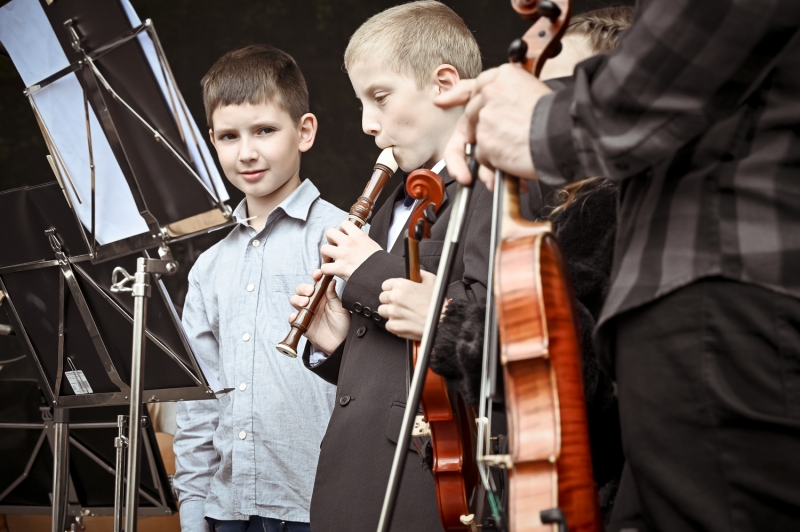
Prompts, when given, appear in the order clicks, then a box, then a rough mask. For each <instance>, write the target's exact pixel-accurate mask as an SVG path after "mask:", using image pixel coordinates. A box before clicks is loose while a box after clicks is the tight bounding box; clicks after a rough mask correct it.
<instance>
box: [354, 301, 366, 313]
mask: <svg viewBox="0 0 800 532" xmlns="http://www.w3.org/2000/svg"><path fill="white" fill-rule="evenodd" d="M362 308H364V307H363V305H361V303H353V310H354V311H356V312H361V309H362Z"/></svg>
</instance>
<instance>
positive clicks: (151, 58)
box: [120, 0, 230, 201]
mask: <svg viewBox="0 0 800 532" xmlns="http://www.w3.org/2000/svg"><path fill="white" fill-rule="evenodd" d="M120 2H121V3H122V7H123V9H124V10H125V13H126V14H127V15H128V20H130V22H131V26H132V27H134V28H135V27H136V26H138V25H140V24H141V23H142V21H141V19H140V18H139V15H137V14H136V11H134V9H133V6H132V5H131V3H130V0H120ZM138 39H139V43H140V44H141V45H142V50H144V55H145V57H146V58H147V62H148V63H150V69H151V70H152V71H153V73H154V74H155V75H156V80H157V81H158V86H159V87H160V88H161V92H162V93H163V94H164V99H165V100H166V102H167V105H168V106H169V108H170V109H172V114H173V115H174V116H175V117H176V118H177V119H178V120H179V122H180V125H181V129H182V130H183V132H184V134H185V135H186V145H187V146H188V147H189V154H190V155H191V157H192V162H194V166H195V168H196V169H197V174H198V175H199V176H200V177H201V178H202V179H203V181H204V182H205V183H206V185H207V186H208V188H209V190H211V191H213V190H214V186H216V189H217V192H218V193H219V195H220V196H221V198H220V199H221V200H222V201H228V199H230V197H229V196H228V191H227V190H226V189H225V183H224V182H223V180H222V178H221V177H220V175H219V172H218V171H217V167H216V165H215V164H214V159H213V158H212V157H211V153H210V152H209V150H208V144H207V143H206V139H207V138H208V131H207V129H206V128H203V132H202V133H201V131H200V129H199V128H198V127H197V122H195V121H194V119H193V118H192V117H191V115H189V116H186V113H185V112H184V111H183V107H182V106H181V104H180V100H179V98H180V97H179V96H178V91H177V89H176V88H175V85H174V84H173V83H172V80H171V79H169V78H166V79H165V78H164V74H163V72H162V70H161V63H160V61H159V60H158V54H157V53H156V46H155V44H154V43H153V39H151V38H150V35H148V34H147V33H140V34H139V36H138ZM169 91H171V92H172V98H170V92H169ZM173 102H174V104H175V105H174V106H173V105H172V104H173ZM176 107H177V109H176ZM190 128H191V130H190ZM191 131H194V135H192V133H191ZM195 139H196V142H197V143H195ZM198 147H199V149H198ZM206 168H208V170H209V171H210V172H211V176H210V177H209V175H208V172H207V171H206ZM212 180H213V182H214V186H212V183H211V182H212Z"/></svg>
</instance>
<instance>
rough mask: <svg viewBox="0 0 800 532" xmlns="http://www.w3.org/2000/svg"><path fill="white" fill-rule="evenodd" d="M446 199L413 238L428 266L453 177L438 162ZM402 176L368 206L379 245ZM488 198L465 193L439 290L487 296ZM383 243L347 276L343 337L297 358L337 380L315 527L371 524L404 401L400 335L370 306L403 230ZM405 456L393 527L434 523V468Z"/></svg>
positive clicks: (397, 272)
mask: <svg viewBox="0 0 800 532" xmlns="http://www.w3.org/2000/svg"><path fill="white" fill-rule="evenodd" d="M441 176H442V178H443V180H444V182H445V184H446V189H445V200H444V201H443V202H442V207H441V209H440V210H439V214H438V218H437V221H436V223H435V224H433V227H432V229H431V238H430V239H427V240H424V241H422V242H420V247H419V250H420V262H421V264H422V267H423V268H424V269H425V270H428V271H431V272H436V269H437V267H438V265H439V257H440V255H441V252H442V247H443V244H444V235H445V232H446V230H447V224H448V222H449V220H450V210H451V207H452V201H453V198H454V197H455V192H456V188H457V183H456V182H455V181H453V179H451V178H450V176H449V174H448V173H447V171H446V170H444V171H443V172H442V173H441ZM402 194H403V189H402V185H401V186H400V187H398V188H397V189H396V190H395V191H394V192H393V193H392V194H391V195H389V196H388V197H387V199H386V201H385V202H384V204H383V205H382V206H381V208H380V209H379V210H378V211H377V213H375V216H374V219H373V220H372V227H371V229H370V236H371V237H372V238H373V240H375V241H376V242H378V243H379V244H380V245H381V247H383V248H384V249H385V248H386V241H387V237H388V231H389V227H390V225H391V217H392V211H393V206H394V203H395V201H396V200H397V199H398V198H400V197H402ZM491 212H492V198H491V194H490V193H489V192H488V191H487V190H486V188H485V187H484V186H483V185H482V184H480V183H479V184H476V185H475V190H474V191H473V194H472V198H471V201H470V206H469V211H468V218H467V220H466V225H465V234H464V238H463V241H462V244H461V245H460V246H459V249H458V255H457V258H456V262H455V267H454V271H453V275H452V277H451V279H452V282H451V284H450V285H449V287H448V297H451V298H453V299H463V300H470V301H478V300H483V299H485V297H486V276H487V271H488V260H489V233H490V227H491ZM404 234H405V233H401V235H400V236H399V237H398V238H397V242H396V244H395V245H394V246H392V249H391V251H389V252H387V251H378V252H377V253H374V254H373V255H372V256H370V257H369V259H367V260H366V261H365V262H364V263H363V264H362V265H361V266H360V267H359V268H358V269H357V270H356V271H355V272H354V273H353V275H352V276H351V277H350V280H349V281H348V283H347V285H346V286H345V289H344V293H343V294H342V303H343V305H344V307H345V308H346V309H348V310H349V311H351V321H350V329H349V332H348V334H347V338H346V340H345V341H344V343H343V344H342V345H341V346H339V348H338V349H337V350H336V351H335V352H334V353H332V354H331V356H330V357H329V358H328V359H327V360H325V361H324V362H322V363H321V364H319V365H317V366H315V367H313V368H312V367H309V363H308V360H309V348H308V346H307V348H306V351H305V353H304V354H303V361H304V362H305V364H306V367H308V368H309V369H310V370H311V371H313V372H314V373H316V374H317V375H319V376H320V377H322V378H323V379H325V380H326V381H328V382H331V383H333V384H336V385H337V386H338V390H337V395H336V397H337V402H336V406H335V408H334V411H333V414H332V416H331V420H330V423H329V424H328V430H327V432H326V433H325V437H324V438H323V440H322V446H321V452H320V458H319V464H318V466H317V475H316V480H315V482H314V492H313V495H312V498H311V527H312V530H314V531H315V532H360V531H364V532H373V531H374V530H375V529H376V528H377V524H378V518H379V515H380V510H381V506H382V503H383V498H384V494H385V492H386V485H387V482H388V480H389V471H390V469H391V465H392V458H393V456H394V451H395V447H396V442H397V437H398V434H399V432H400V421H401V419H402V417H403V413H404V410H405V403H406V397H407V391H406V384H405V383H406V359H407V355H406V341H405V340H403V339H401V338H398V337H397V336H394V335H393V334H391V333H389V332H387V331H386V329H385V328H384V324H385V320H384V319H382V318H381V317H380V316H379V315H378V314H377V312H376V311H377V308H378V306H379V305H380V302H379V300H378V297H379V296H380V293H381V285H382V284H383V282H384V281H385V280H386V279H391V278H396V277H404V276H405V260H404V256H403V255H404V251H405V250H404V245H403V235H404ZM409 452H411V453H413V456H409V457H408V460H407V462H406V467H405V472H404V475H403V481H402V484H401V488H400V494H399V497H398V501H397V507H396V509H395V512H394V519H393V521H392V530H393V531H395V532H410V531H415V532H416V531H426V532H427V531H434V530H441V524H440V521H439V514H438V509H437V506H436V494H435V489H434V483H433V477H432V476H431V474H430V472H429V471H426V470H424V469H423V468H422V464H421V460H420V459H419V457H418V456H417V454H416V452H415V451H414V450H412V449H409Z"/></svg>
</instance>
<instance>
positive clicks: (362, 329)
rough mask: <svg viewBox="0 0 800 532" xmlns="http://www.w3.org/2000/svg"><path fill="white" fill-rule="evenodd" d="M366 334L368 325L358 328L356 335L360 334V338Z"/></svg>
mask: <svg viewBox="0 0 800 532" xmlns="http://www.w3.org/2000/svg"><path fill="white" fill-rule="evenodd" d="M365 334H367V328H366V327H359V328H358V330H357V331H356V336H358V337H359V338H361V337H362V336H364V335H365Z"/></svg>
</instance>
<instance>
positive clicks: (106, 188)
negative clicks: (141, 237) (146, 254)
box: [0, 0, 148, 244]
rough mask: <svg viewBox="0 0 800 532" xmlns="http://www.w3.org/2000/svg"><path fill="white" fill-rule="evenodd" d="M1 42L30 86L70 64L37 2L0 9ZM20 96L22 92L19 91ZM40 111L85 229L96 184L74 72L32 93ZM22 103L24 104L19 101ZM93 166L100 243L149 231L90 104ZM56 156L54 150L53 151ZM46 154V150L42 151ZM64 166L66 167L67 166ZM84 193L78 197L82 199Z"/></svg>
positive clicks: (24, 1) (80, 92) (18, 2)
mask: <svg viewBox="0 0 800 532" xmlns="http://www.w3.org/2000/svg"><path fill="white" fill-rule="evenodd" d="M0 42H2V43H3V46H4V47H5V48H6V50H7V51H8V53H9V55H10V56H11V59H12V60H13V61H14V65H15V66H16V67H17V71H19V73H20V75H21V76H22V80H23V81H24V82H25V85H26V86H31V85H33V84H34V83H37V82H39V81H41V80H42V79H44V78H46V77H47V76H50V75H51V74H54V73H56V72H58V71H59V70H61V69H62V68H65V67H67V66H69V61H68V60H67V56H66V55H65V54H64V51H63V50H62V49H61V45H60V44H59V42H58V39H57V37H56V34H55V33H54V32H53V28H52V27H51V26H50V22H49V21H48V20H47V16H46V15H45V13H44V10H43V9H42V6H41V5H39V2H38V1H37V0H13V1H11V2H9V3H8V4H6V5H4V6H3V7H2V8H0ZM20 97H21V98H22V95H20ZM33 100H34V102H35V103H36V107H37V108H38V109H39V114H40V115H41V118H42V120H43V122H44V124H45V125H46V126H47V129H48V130H49V132H50V136H51V137H52V139H53V142H54V143H55V145H56V147H57V149H58V151H59V153H60V154H61V157H62V159H63V162H64V165H62V164H61V163H60V162H59V161H58V158H57V157H54V158H55V159H56V162H57V164H58V166H59V168H60V169H61V173H62V175H65V170H66V171H68V172H69V175H70V176H71V178H72V182H73V183H74V185H75V188H76V189H77V191H78V195H77V196H76V195H75V192H74V191H73V189H72V187H71V186H70V184H69V182H68V181H67V180H66V178H65V179H64V181H65V182H64V188H65V189H66V191H67V193H68V194H69V196H70V200H71V201H72V205H73V207H74V208H75V210H76V212H77V213H78V217H79V219H80V220H81V222H83V225H84V226H85V227H86V228H87V229H91V222H92V204H91V201H92V183H91V171H90V168H89V143H88V138H87V134H86V115H85V113H84V106H83V89H82V88H81V86H80V83H79V82H78V78H77V76H76V75H75V74H69V75H67V76H64V77H63V78H61V79H59V80H58V81H56V82H55V83H53V84H52V85H50V86H48V87H45V88H44V89H42V90H40V91H37V92H35V93H34V94H33ZM20 103H22V102H20ZM89 118H90V124H91V131H92V147H93V155H94V165H95V176H96V185H95V197H96V201H97V208H96V212H95V223H96V231H95V232H96V238H97V241H98V242H99V243H100V244H107V243H110V242H116V241H118V240H122V239H125V238H128V237H131V236H134V235H138V234H141V233H146V232H147V230H148V229H147V223H145V221H144V218H142V216H141V215H140V214H139V209H137V208H136V203H135V202H134V200H133V196H132V195H131V193H130V189H129V188H128V183H127V181H125V177H124V176H123V174H122V169H121V168H120V167H119V164H118V163H117V159H116V158H115V157H114V154H113V152H112V151H111V146H110V145H109V144H108V139H107V138H106V136H105V134H104V133H103V130H102V129H101V128H100V123H99V122H98V120H97V116H96V115H95V113H94V110H93V109H92V107H91V106H89ZM54 155H55V154H54ZM42 156H44V154H42ZM64 166H66V168H64ZM79 197H80V201H78V199H79Z"/></svg>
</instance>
